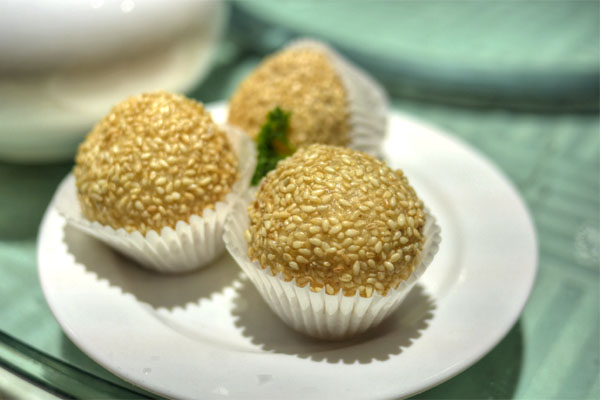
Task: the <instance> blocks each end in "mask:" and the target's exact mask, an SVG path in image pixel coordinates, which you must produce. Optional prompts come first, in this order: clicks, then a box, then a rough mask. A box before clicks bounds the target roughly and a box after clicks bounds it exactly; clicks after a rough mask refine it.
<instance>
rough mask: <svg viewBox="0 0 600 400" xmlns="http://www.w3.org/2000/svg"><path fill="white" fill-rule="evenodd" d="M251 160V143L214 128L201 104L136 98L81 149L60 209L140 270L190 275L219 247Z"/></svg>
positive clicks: (157, 96)
mask: <svg viewBox="0 0 600 400" xmlns="http://www.w3.org/2000/svg"><path fill="white" fill-rule="evenodd" d="M254 158H255V157H254V153H253V146H252V144H251V142H250V141H249V140H248V138H247V137H246V136H245V135H244V134H243V133H240V132H239V131H238V130H236V129H235V128H231V127H219V126H218V125H217V124H215V123H214V122H213V120H212V118H211V116H210V114H209V113H208V111H206V110H205V108H204V107H203V105H202V104H200V103H198V102H196V101H194V100H191V99H188V98H185V97H184V96H180V95H175V94H171V93H167V92H162V91H160V92H153V93H145V94H141V95H138V96H133V97H130V98H128V99H126V100H125V101H123V102H121V103H119V104H118V105H116V106H115V107H114V108H113V109H112V110H111V111H110V113H109V114H108V115H106V116H105V117H104V118H102V119H101V120H100V121H99V123H98V124H97V125H96V126H95V127H94V129H93V130H92V131H91V132H90V133H89V134H88V136H87V137H86V139H85V141H84V142H83V143H82V144H81V145H80V147H79V150H78V152H77V156H76V164H75V168H74V170H73V175H74V181H69V184H71V185H72V190H71V191H70V192H68V193H67V195H65V196H62V197H61V198H60V199H59V200H60V201H59V202H58V208H59V210H60V211H61V213H62V214H63V215H64V216H65V217H66V219H67V221H68V222H69V223H70V224H71V225H73V226H75V227H77V228H79V229H82V230H84V231H86V232H87V233H90V234H92V235H94V236H96V237H97V238H99V239H101V240H103V241H104V242H106V243H107V244H109V245H110V246H112V247H115V248H116V249H118V250H120V251H121V252H123V253H124V254H126V255H128V256H130V257H132V258H134V259H136V260H137V261H139V262H140V263H141V264H142V265H144V266H146V267H149V268H153V269H156V270H159V271H164V272H182V271H189V270H192V269H196V268H200V267H202V266H204V265H206V264H207V263H208V262H210V261H211V260H213V259H214V258H215V257H216V256H217V255H219V254H220V253H221V252H222V250H223V249H224V246H223V243H222V240H221V236H222V230H223V224H224V221H225V217H226V216H227V214H228V212H229V211H230V209H231V207H232V205H233V203H234V200H235V198H236V196H238V195H239V194H240V193H242V192H244V191H245V190H246V188H247V187H248V183H249V176H248V172H247V170H248V169H251V165H252V164H253V163H254ZM249 167H250V168H249ZM73 200H76V201H75V202H74V201H73Z"/></svg>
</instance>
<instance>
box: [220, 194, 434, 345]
mask: <svg viewBox="0 0 600 400" xmlns="http://www.w3.org/2000/svg"><path fill="white" fill-rule="evenodd" d="M248 224H249V219H248V214H247V212H246V209H245V204H243V203H239V204H237V205H236V207H235V210H234V211H233V212H232V213H231V214H230V216H229V217H228V218H227V221H226V223H225V234H224V237H223V239H224V241H225V246H226V247H227V250H228V251H229V253H230V254H231V256H232V257H233V258H234V259H235V260H236V262H237V263H238V264H239V265H240V267H241V268H242V270H243V271H244V272H245V273H246V275H247V276H248V277H249V278H250V280H251V281H252V283H253V284H254V285H255V286H256V289H257V290H258V292H259V293H260V294H261V296H262V297H263V299H264V300H265V302H266V303H267V304H268V305H269V307H270V308H271V309H272V310H273V311H274V312H275V314H277V315H278V316H279V317H280V318H281V319H282V320H283V321H284V322H285V323H286V324H288V325H289V326H291V327H292V328H293V329H295V330H297V331H299V332H302V333H304V334H306V335H309V336H313V337H316V338H320V339H328V340H339V339H345V338H349V337H351V336H354V335H357V334H359V333H361V332H364V331H365V330H367V329H369V328H371V327H374V326H376V325H378V324H379V323H380V322H381V321H382V320H383V319H384V318H386V317H387V316H388V315H390V314H391V313H392V312H393V311H394V310H395V309H396V308H397V307H398V306H399V305H400V303H401V302H402V300H403V299H404V298H405V297H406V295H407V294H408V293H409V292H410V290H411V289H412V287H413V286H414V284H415V283H416V282H417V280H418V279H419V278H420V277H421V275H423V273H424V272H425V270H426V269H427V267H428V266H429V264H430V263H431V261H432V260H433V257H434V256H435V254H436V253H437V251H438V247H439V243H440V240H441V238H440V228H439V226H438V225H437V224H436V222H435V218H434V217H433V216H432V215H431V214H430V213H429V211H428V210H426V221H425V227H424V231H423V234H424V236H425V243H424V245H423V250H422V252H421V260H420V262H419V264H418V265H417V266H416V267H415V270H414V271H413V273H412V274H411V275H410V276H409V278H408V279H407V280H406V281H404V282H402V283H401V284H400V285H399V286H398V288H396V289H390V290H389V291H388V294H387V295H386V296H382V295H380V294H379V293H377V292H376V291H374V292H373V295H372V296H371V297H368V298H366V297H361V296H360V295H359V294H358V293H356V294H355V295H354V296H344V295H343V293H342V291H341V290H340V291H339V292H338V293H337V294H335V295H330V294H327V293H326V292H325V290H324V289H323V290H321V291H320V292H318V293H315V292H313V291H311V290H310V287H309V284H307V285H306V286H304V287H299V286H298V285H297V284H296V281H295V279H293V280H291V281H288V282H286V281H285V280H284V278H283V275H282V274H281V273H279V274H278V275H275V276H273V274H272V272H271V269H270V268H269V267H267V268H265V269H262V268H261V267H260V265H259V263H258V262H257V261H250V259H249V258H248V255H247V254H248V243H247V242H246V239H245V238H244V231H245V230H246V229H248Z"/></svg>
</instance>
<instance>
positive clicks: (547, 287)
mask: <svg viewBox="0 0 600 400" xmlns="http://www.w3.org/2000/svg"><path fill="white" fill-rule="evenodd" d="M238 49H239V46H238V43H236V42H233V41H230V42H226V43H225V44H224V45H223V47H222V49H221V52H220V61H219V62H218V63H217V65H216V67H215V69H214V71H213V72H212V74H211V75H210V76H209V77H208V78H207V80H206V81H205V82H204V83H203V84H202V85H201V86H200V87H199V88H197V89H196V90H195V91H194V92H193V93H192V95H193V96H194V97H197V98H199V99H201V100H203V101H207V102H210V101H214V100H222V99H225V98H227V97H228V96H229V94H230V93H231V92H232V91H233V89H234V88H235V86H236V84H237V83H238V82H239V80H240V79H241V78H242V77H243V76H244V75H245V74H246V73H247V72H248V71H249V70H250V69H251V68H252V67H253V66H255V65H256V63H257V62H258V61H259V59H260V58H259V57H256V56H255V55H253V54H252V53H248V52H239V51H238ZM392 105H393V107H394V108H395V109H398V110H402V111H404V112H408V113H411V114H414V115H416V116H418V117H420V118H422V119H423V120H426V121H428V122H429V123H432V124H435V125H438V126H440V127H442V128H443V129H445V130H447V131H448V132H451V133H452V134H454V135H456V136H458V137H460V138H461V139H463V140H464V141H466V142H468V143H469V144H471V145H472V146H473V147H475V148H477V149H479V150H480V151H482V152H483V153H484V154H486V155H487V156H488V157H489V158H490V159H491V160H493V161H494V162H495V163H496V164H497V165H498V166H499V167H500V168H501V169H502V170H503V171H504V172H505V174H506V175H507V176H508V177H509V179H511V180H512V182H513V183H514V184H515V185H516V187H517V188H518V189H519V191H520V193H521V195H522V196H523V197H524V199H525V201H526V202H527V204H528V206H529V209H530V210H531V213H532V214H533V218H534V221H535V225H536V230H537V233H538V236H539V244H540V263H539V274H538V277H537V282H536V284H535V287H534V290H533V293H532V295H531V298H530V300H529V302H528V304H527V306H526V308H525V310H524V312H523V314H522V316H521V318H520V319H519V321H518V322H517V324H516V325H515V326H514V327H513V328H512V330H511V331H510V332H509V334H508V335H507V336H506V338H505V339H504V340H503V341H502V342H501V343H500V344H499V345H498V346H497V347H496V348H495V349H494V350H493V351H492V352H491V353H489V354H488V355H486V356H485V357H484V358H483V359H482V360H481V361H479V362H478V363H476V364H475V365H474V366H472V367H471V368H469V369H468V370H467V371H465V372H464V373H462V374H460V375H459V376H457V377H455V378H453V379H451V380H450V381H448V382H446V383H444V384H442V385H440V386H438V387H436V388H434V389H431V390H430V391H428V392H425V393H423V394H421V395H419V396H417V397H419V398H513V397H514V398H600V366H599V362H600V332H599V329H600V312H599V304H600V280H599V273H600V267H599V264H600V259H599V257H600V256H599V243H600V119H599V118H598V115H597V112H593V113H579V114H577V113H567V112H564V113H563V112H556V111H555V112H553V113H533V112H525V111H507V110H506V109H504V108H502V107H499V106H498V107H494V108H467V107H463V106H459V105H443V104H442V103H432V102H422V101H416V100H414V99H413V100H406V99H402V98H400V97H395V98H393V102H392ZM70 168H71V164H70V163H65V164H58V165H45V166H19V165H12V164H7V163H0V268H1V274H2V278H1V279H0V296H1V297H0V299H1V301H0V364H4V365H7V366H8V367H9V368H12V369H15V370H17V371H18V372H20V373H22V374H24V375H25V376H28V377H29V378H30V379H33V380H35V381H36V382H38V383H41V384H43V385H46V386H47V387H48V388H49V390H51V391H54V392H57V393H62V394H66V395H69V396H75V397H87V398H91V397H93V398H98V397H112V398H114V397H119V398H122V397H137V396H141V395H148V394H147V393H145V392H144V391H142V390H140V389H138V388H135V387H133V386H132V385H130V384H128V383H125V382H123V381H122V380H120V379H119V378H117V377H115V376H114V375H112V374H110V373H109V372H107V371H106V370H104V369H103V368H102V367H100V366H98V365H97V364H95V363H94V362H93V361H92V360H90V359H89V358H88V357H87V356H85V355H84V354H83V353H81V352H80V351H79V350H78V349H77V348H76V347H75V346H74V345H73V344H72V343H71V342H70V341H69V340H68V339H67V338H66V336H65V335H64V334H63V333H62V331H61V330H60V328H59V326H58V324H57V323H56V321H55V319H54V318H53V316H52V315H51V313H50V311H49V309H48V306H47V305H46V303H45V300H44V298H43V295H42V293H41V289H40V285H39V282H38V279H37V271H36V251H35V250H36V234H37V228H38V225H39V223H40V220H41V216H42V213H43V212H44V210H45V208H46V206H47V204H48V202H49V200H50V198H51V196H52V194H53V192H54V190H55V188H56V186H57V184H58V183H59V181H60V180H61V179H62V177H63V176H64V175H65V174H66V173H67V172H68V171H69V169H70Z"/></svg>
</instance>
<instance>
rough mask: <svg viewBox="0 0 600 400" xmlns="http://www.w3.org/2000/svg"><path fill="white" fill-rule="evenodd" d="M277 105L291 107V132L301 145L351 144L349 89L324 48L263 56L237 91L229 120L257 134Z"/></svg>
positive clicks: (295, 50) (252, 134)
mask: <svg viewBox="0 0 600 400" xmlns="http://www.w3.org/2000/svg"><path fill="white" fill-rule="evenodd" d="M277 106H278V107H280V108H282V109H283V110H285V111H290V112H291V119H290V128H289V133H288V135H289V140H290V142H291V143H292V144H293V145H295V146H296V147H302V146H306V145H309V144H312V143H326V144H332V145H339V146H345V145H347V144H348V141H349V130H350V128H349V123H348V115H349V114H348V106H347V99H346V91H345V89H344V86H343V85H342V81H341V79H340V77H339V75H338V74H337V72H336V71H335V69H334V67H333V65H332V64H331V62H330V60H329V59H328V57H327V56H326V55H325V54H324V53H323V52H321V51H319V50H314V49H302V48H295V49H287V50H283V51H281V52H279V53H276V54H274V55H272V56H271V57H269V58H267V59H266V60H265V61H263V62H262V63H261V64H260V65H259V66H258V67H257V68H256V69H255V70H254V71H253V72H252V74H250V76H249V77H248V78H246V79H245V80H244V81H243V82H242V84H241V85H240V86H239V88H238V89H237V90H236V92H235V93H234V95H233V97H232V99H231V101H230V103H229V117H228V118H229V123H230V124H232V125H236V126H238V127H240V128H242V129H243V130H244V131H246V132H247V133H248V134H249V135H251V136H252V137H255V136H256V135H257V134H258V132H259V131H260V128H261V126H262V125H263V124H264V123H265V118H266V116H267V113H268V112H269V111H271V110H272V109H273V108H275V107H277Z"/></svg>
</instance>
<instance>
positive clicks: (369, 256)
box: [245, 144, 425, 297]
mask: <svg viewBox="0 0 600 400" xmlns="http://www.w3.org/2000/svg"><path fill="white" fill-rule="evenodd" d="M248 216H249V218H250V223H249V227H248V230H247V231H246V232H245V238H246V240H247V241H248V256H249V258H250V259H251V260H257V261H258V262H259V264H260V265H261V267H262V268H266V267H270V268H271V271H272V272H273V274H278V273H282V275H283V278H284V279H285V280H286V281H290V280H292V279H293V278H296V283H297V284H298V285H299V286H301V287H304V286H305V285H306V284H310V288H311V290H313V291H320V290H322V289H323V288H325V290H326V292H327V293H328V294H336V293H338V292H339V290H342V291H343V294H344V295H347V296H352V295H354V294H355V293H356V292H357V291H358V293H359V294H360V295H361V296H363V297H370V296H371V295H372V294H373V291H374V290H375V291H377V292H379V293H380V294H382V295H386V294H387V292H388V291H389V289H391V288H396V287H398V285H399V284H400V283H401V282H402V281H404V280H406V279H407V278H408V277H409V276H410V274H411V273H412V272H413V270H414V269H415V266H416V265H417V264H418V262H420V258H421V257H420V254H421V250H422V247H423V242H424V237H423V227H424V224H425V214H424V211H423V203H422V202H421V200H419V198H418V197H417V195H416V193H415V191H414V189H413V188H412V187H411V186H410V184H409V183H408V180H407V178H406V176H404V174H403V172H402V171H400V170H397V171H394V170H392V169H391V168H390V167H388V166H387V165H386V164H385V163H384V162H383V161H379V160H377V159H375V158H373V157H371V156H369V155H367V154H365V153H362V152H359V151H356V150H351V149H347V148H341V147H334V146H327V145H322V144H314V145H311V146H309V147H307V148H304V149H301V150H298V151H297V152H296V153H295V154H294V155H293V156H291V157H289V158H287V159H285V160H283V161H280V162H279V164H278V165H277V168H276V169H275V170H273V171H271V172H269V173H268V174H267V176H266V177H265V178H264V179H263V181H262V183H261V185H260V187H259V189H258V192H257V193H256V196H255V200H254V201H253V203H252V204H251V205H250V206H249V207H248Z"/></svg>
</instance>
